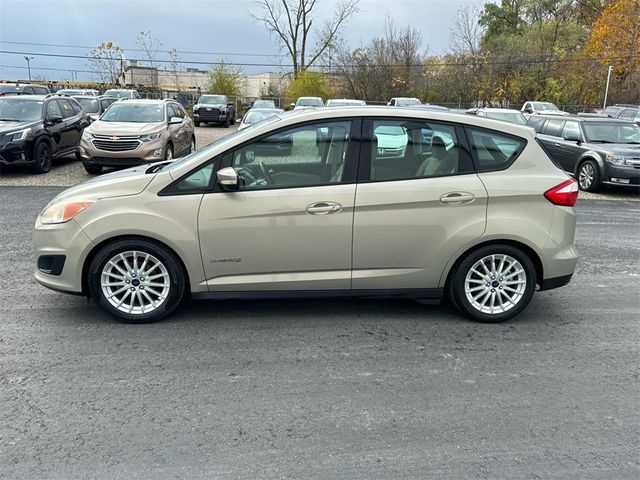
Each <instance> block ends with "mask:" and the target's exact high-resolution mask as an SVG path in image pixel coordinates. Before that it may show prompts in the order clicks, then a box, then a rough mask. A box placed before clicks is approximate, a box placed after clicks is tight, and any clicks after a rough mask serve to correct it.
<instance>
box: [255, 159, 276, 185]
mask: <svg viewBox="0 0 640 480" xmlns="http://www.w3.org/2000/svg"><path fill="white" fill-rule="evenodd" d="M258 165H259V166H260V171H261V172H262V176H263V178H264V180H265V181H266V182H267V184H268V185H273V184H274V181H273V177H272V176H271V174H270V173H269V170H268V169H267V166H266V165H265V164H264V162H263V161H262V160H260V161H259V162H258Z"/></svg>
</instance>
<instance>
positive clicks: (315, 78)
mask: <svg viewBox="0 0 640 480" xmlns="http://www.w3.org/2000/svg"><path fill="white" fill-rule="evenodd" d="M330 96H331V88H330V87H329V82H328V81H327V77H326V76H325V75H324V73H322V72H312V71H311V70H305V71H303V72H300V73H299V74H298V77H297V78H294V79H293V80H291V83H289V86H288V88H287V98H288V99H290V100H291V101H293V102H294V101H295V100H296V99H297V98H299V97H320V98H322V99H323V100H327V99H328V98H329V97H330Z"/></svg>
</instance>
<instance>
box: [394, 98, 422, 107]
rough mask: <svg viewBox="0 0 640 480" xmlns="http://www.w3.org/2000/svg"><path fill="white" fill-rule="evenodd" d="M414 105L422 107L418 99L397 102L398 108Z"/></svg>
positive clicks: (399, 99)
mask: <svg viewBox="0 0 640 480" xmlns="http://www.w3.org/2000/svg"><path fill="white" fill-rule="evenodd" d="M413 105H422V103H421V102H420V100H418V99H417V98H398V99H397V100H396V107H411V106H413Z"/></svg>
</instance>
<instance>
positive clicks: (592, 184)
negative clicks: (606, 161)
mask: <svg viewBox="0 0 640 480" xmlns="http://www.w3.org/2000/svg"><path fill="white" fill-rule="evenodd" d="M577 177H578V186H579V187H580V190H584V191H585V192H597V191H598V190H600V167H599V166H598V164H597V162H595V161H593V160H587V161H585V162H583V163H581V164H580V168H579V169H578V175H577Z"/></svg>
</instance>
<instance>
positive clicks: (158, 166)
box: [144, 160, 173, 173]
mask: <svg viewBox="0 0 640 480" xmlns="http://www.w3.org/2000/svg"><path fill="white" fill-rule="evenodd" d="M170 163H173V160H172V161H171V162H162V163H156V164H155V165H151V166H150V167H149V168H147V170H146V171H145V172H144V173H156V172H157V171H158V170H160V169H161V168H162V167H165V166H167V165H169V164H170Z"/></svg>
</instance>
